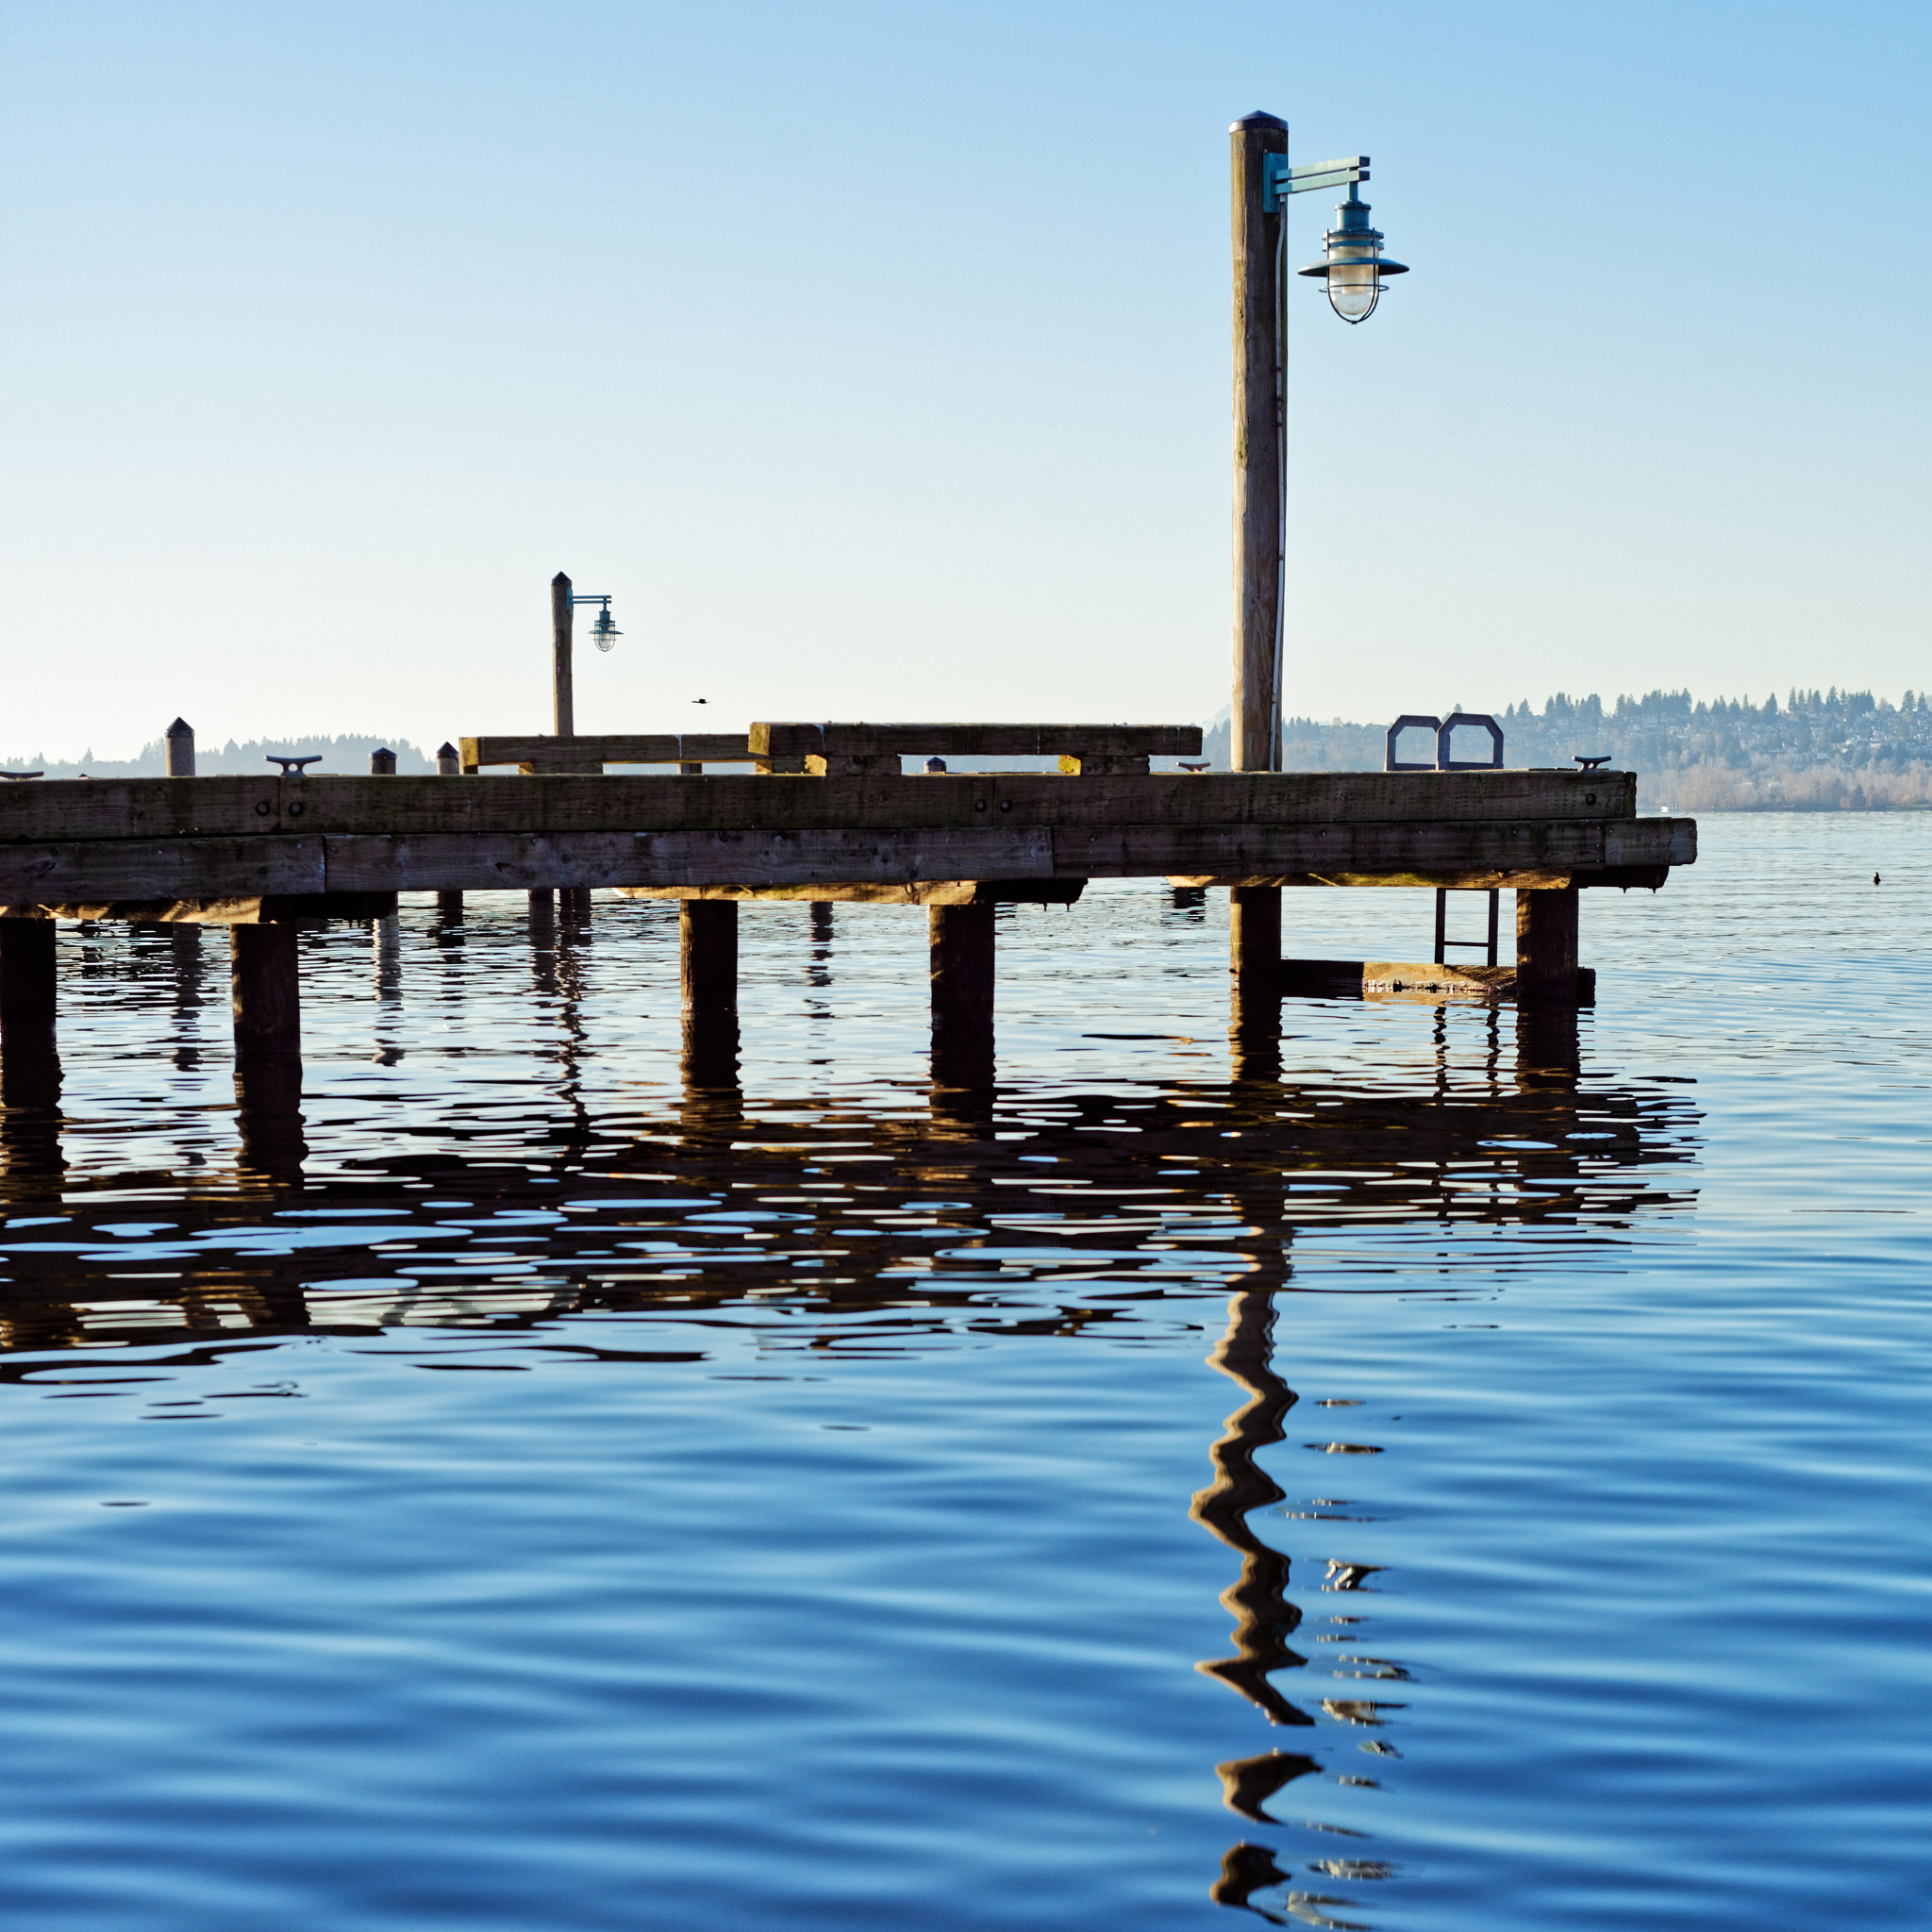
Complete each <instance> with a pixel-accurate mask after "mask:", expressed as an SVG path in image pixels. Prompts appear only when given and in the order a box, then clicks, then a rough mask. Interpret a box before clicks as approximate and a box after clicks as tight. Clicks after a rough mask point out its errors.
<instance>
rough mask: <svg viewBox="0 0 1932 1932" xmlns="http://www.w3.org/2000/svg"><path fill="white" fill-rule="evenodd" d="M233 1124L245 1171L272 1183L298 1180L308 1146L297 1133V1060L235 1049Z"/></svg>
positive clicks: (299, 1107)
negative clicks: (238, 1135) (239, 1140)
mask: <svg viewBox="0 0 1932 1932" xmlns="http://www.w3.org/2000/svg"><path fill="white" fill-rule="evenodd" d="M235 1124H236V1126H237V1128H238V1130H239V1131H240V1133H241V1137H242V1155H241V1160H240V1166H241V1169H242V1173H243V1174H246V1175H251V1176H254V1177H257V1178H258V1179H261V1180H266V1181H272V1182H275V1183H286V1182H291V1181H299V1180H300V1179H301V1178H302V1161H303V1158H304V1157H305V1156H306V1155H307V1154H308V1143H307V1142H306V1141H304V1140H303V1138H302V1062H301V1061H300V1060H299V1059H292V1058H288V1057H286V1056H269V1055H249V1054H241V1055H237V1057H236V1059H235Z"/></svg>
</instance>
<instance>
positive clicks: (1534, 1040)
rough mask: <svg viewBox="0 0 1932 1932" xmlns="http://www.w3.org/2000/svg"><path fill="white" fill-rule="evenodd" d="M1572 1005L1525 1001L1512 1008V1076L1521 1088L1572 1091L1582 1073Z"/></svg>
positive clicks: (1567, 1002)
mask: <svg viewBox="0 0 1932 1932" xmlns="http://www.w3.org/2000/svg"><path fill="white" fill-rule="evenodd" d="M1582 1065H1583V1050H1582V1045H1581V1043H1580V1041H1578V1038H1577V1026H1576V1005H1575V1002H1574V1001H1565V1000H1557V999H1541V1000H1528V1001H1524V1003H1523V1004H1521V1005H1519V1006H1518V1007H1517V1008H1516V1076H1517V1079H1518V1080H1519V1081H1520V1082H1521V1083H1522V1084H1523V1085H1524V1086H1525V1087H1574V1085H1575V1084H1576V1079H1577V1075H1578V1074H1579V1073H1580V1072H1581V1071H1582Z"/></svg>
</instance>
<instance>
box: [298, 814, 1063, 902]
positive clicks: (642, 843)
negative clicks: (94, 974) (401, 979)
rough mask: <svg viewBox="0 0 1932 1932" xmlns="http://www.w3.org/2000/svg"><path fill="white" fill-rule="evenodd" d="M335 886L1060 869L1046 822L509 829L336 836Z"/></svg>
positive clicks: (874, 876)
mask: <svg viewBox="0 0 1932 1932" xmlns="http://www.w3.org/2000/svg"><path fill="white" fill-rule="evenodd" d="M328 843H329V868H330V878H331V881H332V883H334V884H335V885H336V887H337V888H338V889H339V890H368V889H370V888H372V887H374V886H375V885H376V884H377V883H378V882H384V883H393V885H394V886H395V887H396V889H397V890H399V891H438V890H441V889H443V888H445V887H464V888H469V889H475V890H477V891H489V890H491V889H495V890H499V891H500V890H515V889H518V888H526V889H527V888H531V887H538V888H541V887H543V886H591V887H594V886H607V887H608V886H707V885H716V886H739V887H741V886H788V885H834V884H848V883H849V884H863V883H866V882H868V881H870V882H872V883H874V884H880V885H909V884H911V883H912V882H913V881H914V880H918V879H956V878H959V877H961V876H962V875H966V876H973V877H975V878H991V879H998V878H1015V879H1029V878H1041V877H1050V876H1052V874H1053V872H1054V855H1053V837H1052V834H1051V833H1049V832H1046V831H1044V830H1043V829H1041V827H1039V826H1021V825H1012V826H1008V825H998V826H989V827H987V828H986V829H985V830H974V831H945V830H928V831H909V832H902V833H898V834H896V835H895V834H892V833H889V832H843V831H804V832H758V831H747V832H635V833H631V832H591V833H584V834H580V835H575V836H567V835H566V836H558V837H554V838H552V837H541V836H538V837H526V836H520V835H517V834H513V833H496V834H491V835H487V836H472V837H461V836H458V835H455V834H441V835H439V834H431V835H429V836H427V837H425V838H420V839H376V838H351V839H332V840H330V841H328Z"/></svg>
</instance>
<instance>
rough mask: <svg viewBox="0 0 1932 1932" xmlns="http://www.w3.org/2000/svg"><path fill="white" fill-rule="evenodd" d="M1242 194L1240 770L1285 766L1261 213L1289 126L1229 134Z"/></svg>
mask: <svg viewBox="0 0 1932 1932" xmlns="http://www.w3.org/2000/svg"><path fill="white" fill-rule="evenodd" d="M1228 133H1229V136H1230V144H1231V147H1232V151H1233V189H1234V703H1233V707H1232V712H1231V722H1230V724H1229V745H1228V749H1229V754H1230V756H1229V758H1228V763H1229V766H1230V768H1231V769H1232V770H1234V771H1237V772H1272V771H1274V770H1275V769H1276V767H1277V766H1278V765H1279V763H1280V761H1281V725H1280V715H1279V713H1280V695H1281V694H1280V691H1279V690H1278V689H1277V685H1276V680H1277V679H1278V678H1279V676H1280V670H1281V667H1280V661H1279V660H1280V643H1279V639H1280V625H1279V610H1280V603H1281V516H1282V502H1281V448H1282V441H1281V439H1282V393H1283V392H1282V382H1283V376H1284V375H1285V372H1284V370H1283V369H1282V367H1281V364H1280V358H1279V355H1278V329H1277V319H1278V314H1279V291H1277V289H1276V287H1275V275H1274V265H1275V255H1276V252H1277V249H1278V246H1279V243H1280V239H1281V219H1282V218H1281V216H1280V215H1279V214H1264V213H1263V212H1262V208H1261V170H1262V157H1263V156H1264V155H1285V154H1286V153H1287V152H1288V124H1287V123H1286V122H1285V121H1278V120H1276V119H1275V117H1274V115H1273V114H1250V115H1248V116H1247V117H1246V118H1245V119H1244V120H1241V121H1237V122H1236V123H1235V124H1234V125H1233V126H1232V127H1231V128H1230V129H1229V130H1228Z"/></svg>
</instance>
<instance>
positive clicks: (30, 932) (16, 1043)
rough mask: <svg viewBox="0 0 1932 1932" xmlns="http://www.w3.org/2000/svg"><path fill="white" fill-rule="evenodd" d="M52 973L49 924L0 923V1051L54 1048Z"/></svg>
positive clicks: (45, 921)
mask: <svg viewBox="0 0 1932 1932" xmlns="http://www.w3.org/2000/svg"><path fill="white" fill-rule="evenodd" d="M56 986H57V974H56V971H55V957H54V922H53V921H52V920H51V919H0V1051H4V1052H6V1053H9V1054H32V1053H45V1052H47V1051H49V1050H51V1049H52V1047H53V1044H54V1014H55V1008H56Z"/></svg>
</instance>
